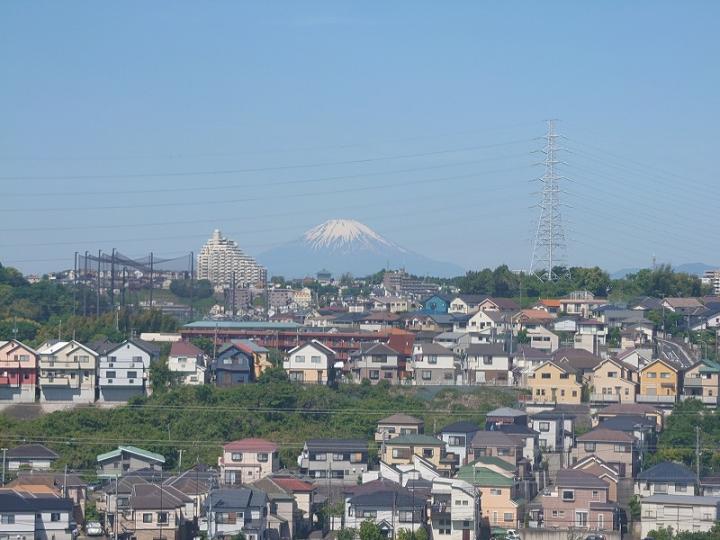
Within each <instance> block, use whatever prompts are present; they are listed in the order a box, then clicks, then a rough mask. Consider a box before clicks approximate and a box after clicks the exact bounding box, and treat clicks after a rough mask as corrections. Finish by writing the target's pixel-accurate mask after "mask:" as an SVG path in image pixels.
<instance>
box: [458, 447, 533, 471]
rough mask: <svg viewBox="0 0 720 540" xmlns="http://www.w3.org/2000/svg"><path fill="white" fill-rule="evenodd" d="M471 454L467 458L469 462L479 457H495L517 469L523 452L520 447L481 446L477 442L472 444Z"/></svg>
mask: <svg viewBox="0 0 720 540" xmlns="http://www.w3.org/2000/svg"><path fill="white" fill-rule="evenodd" d="M471 454H472V455H470V456H469V457H468V459H469V460H471V461H472V460H473V459H475V458H478V457H480V456H496V457H499V458H500V459H502V460H503V461H506V462H508V463H509V464H510V465H512V466H513V467H517V464H518V461H520V458H521V457H522V454H523V452H522V447H520V446H500V447H498V446H483V445H482V442H477V443H473V446H472V448H471Z"/></svg>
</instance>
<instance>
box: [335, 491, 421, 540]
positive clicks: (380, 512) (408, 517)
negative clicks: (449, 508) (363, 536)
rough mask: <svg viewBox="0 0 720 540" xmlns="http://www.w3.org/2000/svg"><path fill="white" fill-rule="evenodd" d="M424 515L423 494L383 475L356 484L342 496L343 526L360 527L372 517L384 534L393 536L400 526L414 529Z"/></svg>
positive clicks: (418, 526) (387, 536)
mask: <svg viewBox="0 0 720 540" xmlns="http://www.w3.org/2000/svg"><path fill="white" fill-rule="evenodd" d="M425 516H426V499H425V498H424V497H421V496H419V495H418V496H416V494H415V493H414V492H412V491H411V490H409V489H407V488H405V487H402V486H401V485H399V484H396V483H394V482H391V481H389V480H386V479H383V478H381V479H378V480H373V481H371V482H368V483H364V484H362V485H360V486H357V487H356V488H354V489H353V490H352V493H351V494H348V495H347V496H346V498H345V516H344V526H345V528H350V529H360V526H361V525H362V524H363V522H365V521H372V522H373V523H375V524H376V525H377V526H378V527H379V528H380V531H381V533H382V534H383V536H384V537H386V538H396V533H397V531H399V530H400V529H407V530H409V531H413V532H414V531H417V530H418V529H420V528H421V527H423V526H424V525H425V520H426V517H425Z"/></svg>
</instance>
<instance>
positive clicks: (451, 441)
mask: <svg viewBox="0 0 720 540" xmlns="http://www.w3.org/2000/svg"><path fill="white" fill-rule="evenodd" d="M448 445H449V446H465V437H461V436H456V435H453V436H450V437H448Z"/></svg>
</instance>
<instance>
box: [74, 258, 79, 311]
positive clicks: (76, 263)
mask: <svg viewBox="0 0 720 540" xmlns="http://www.w3.org/2000/svg"><path fill="white" fill-rule="evenodd" d="M74 272H75V274H74V275H73V315H77V287H78V252H77V251H76V252H75V268H74Z"/></svg>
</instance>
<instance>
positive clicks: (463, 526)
mask: <svg viewBox="0 0 720 540" xmlns="http://www.w3.org/2000/svg"><path fill="white" fill-rule="evenodd" d="M430 493H431V498H430V526H431V527H432V538H447V539H448V540H470V539H472V538H479V536H480V517H481V510H480V494H479V493H478V490H477V489H476V488H475V487H473V486H472V484H469V483H468V482H465V481H464V480H459V479H456V478H440V477H437V478H434V479H433V480H432V488H431V492H430Z"/></svg>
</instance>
